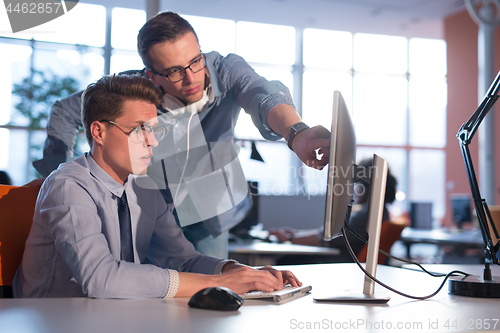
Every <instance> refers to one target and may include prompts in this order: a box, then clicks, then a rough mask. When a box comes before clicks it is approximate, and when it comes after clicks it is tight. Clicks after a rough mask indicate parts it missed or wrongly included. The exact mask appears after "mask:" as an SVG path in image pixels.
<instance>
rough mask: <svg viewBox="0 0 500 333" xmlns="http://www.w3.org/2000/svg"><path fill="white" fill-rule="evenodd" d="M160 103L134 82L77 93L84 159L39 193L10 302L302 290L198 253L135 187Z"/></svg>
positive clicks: (269, 272)
mask: <svg viewBox="0 0 500 333" xmlns="http://www.w3.org/2000/svg"><path fill="white" fill-rule="evenodd" d="M162 97H163V96H162V93H161V92H160V90H159V89H158V87H156V86H155V85H154V84H153V83H152V82H151V81H150V80H148V79H147V78H144V77H142V76H140V75H134V76H124V75H122V76H114V75H113V76H105V77H103V78H102V79H100V80H99V81H97V82H96V83H93V84H90V85H89V86H88V88H87V89H86V90H85V92H84V93H83V103H82V120H83V125H84V128H85V134H86V136H87V140H88V142H89V144H90V147H91V148H90V152H89V153H86V154H84V155H83V156H81V157H79V158H77V159H76V160H75V161H72V162H68V163H64V164H62V165H61V166H59V168H58V169H57V170H56V171H54V172H52V173H51V174H50V175H49V176H48V177H47V179H46V180H45V182H44V183H43V185H42V187H41V189H40V194H39V195H38V199H37V204H36V208H35V214H34V218H33V225H32V228H31V231H30V234H29V236H28V239H27V241H26V247H25V251H24V255H23V259H22V263H21V266H20V269H19V270H18V272H17V274H16V276H15V278H14V281H13V290H14V296H15V297H85V296H86V297H95V298H147V297H175V296H177V297H187V296H191V295H193V294H194V293H196V292H197V291H198V290H201V289H203V288H206V287H211V286H224V287H227V288H230V289H232V290H233V291H235V292H236V293H244V292H248V291H250V290H255V289H258V290H267V291H271V290H279V289H282V288H283V285H284V284H286V283H290V284H292V285H293V286H297V285H299V284H300V282H299V281H298V280H297V279H296V278H295V277H294V275H293V274H292V273H291V272H289V271H277V270H274V269H273V268H271V267H265V268H263V269H261V270H255V269H252V268H250V267H247V266H243V265H240V264H238V263H237V262H235V261H228V260H222V259H218V258H213V257H208V256H205V255H201V254H200V253H198V252H196V251H195V249H194V247H193V245H192V244H191V243H190V242H189V241H187V240H186V238H185V237H184V236H183V234H182V231H181V229H180V228H179V227H178V225H177V224H176V222H175V219H174V217H173V215H172V214H171V210H170V207H168V205H167V203H166V202H165V200H164V199H163V197H162V195H161V194H160V192H159V191H158V190H157V189H144V188H142V187H140V186H137V184H136V177H135V176H134V175H140V174H144V173H145V172H146V170H147V166H148V165H149V163H150V160H151V157H152V154H153V153H152V149H153V148H154V147H155V146H157V145H158V142H159V141H161V140H162V139H163V137H164V135H165V128H164V127H162V126H161V125H159V124H158V119H157V117H156V112H157V111H156V105H157V104H159V103H161V101H162ZM170 205H172V204H170Z"/></svg>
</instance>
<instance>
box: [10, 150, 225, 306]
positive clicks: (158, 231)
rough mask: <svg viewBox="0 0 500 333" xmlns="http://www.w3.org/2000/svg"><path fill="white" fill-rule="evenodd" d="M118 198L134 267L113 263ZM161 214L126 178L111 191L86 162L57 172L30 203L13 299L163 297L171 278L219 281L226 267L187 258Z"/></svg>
mask: <svg viewBox="0 0 500 333" xmlns="http://www.w3.org/2000/svg"><path fill="white" fill-rule="evenodd" d="M123 191H126V192H127V198H128V202H129V207H130V214H131V222H132V235H133V245H134V259H135V263H130V262H124V261H121V260H120V228H119V222H118V206H117V199H118V198H119V197H120V196H121V195H122V194H123ZM169 208H170V207H169V205H167V203H166V202H165V200H164V199H163V197H162V195H161V194H160V192H159V191H158V190H151V189H149V190H148V189H144V188H141V187H139V186H137V185H136V183H135V177H134V176H132V175H131V176H129V178H128V181H127V182H126V184H125V186H123V185H121V184H119V183H117V182H116V181H114V180H113V179H112V178H111V177H110V176H109V175H108V174H107V173H106V172H105V171H104V170H103V169H101V168H100V167H99V166H98V165H97V163H96V162H95V161H94V160H93V159H92V157H91V156H90V155H89V154H85V155H84V156H82V157H80V158H78V159H76V160H75V161H73V162H68V163H65V164H62V165H61V166H60V167H59V168H58V169H57V170H56V171H55V172H53V173H52V174H51V175H50V176H49V177H48V178H47V179H46V180H45V182H44V184H43V186H42V188H41V190H40V193H39V195H38V199H37V204H36V208H35V215H34V219H33V226H32V228H31V231H30V234H29V236H28V239H27V241H26V248H25V252H24V255H23V260H22V263H21V267H20V269H19V270H18V272H17V274H16V276H15V278H14V281H13V289H14V296H15V297H78V296H88V297H96V298H146V297H164V296H165V295H166V294H167V291H168V290H169V288H176V287H177V286H176V285H172V284H173V283H177V280H176V279H174V278H172V279H171V277H172V276H173V275H172V273H173V272H172V271H171V270H175V271H187V272H196V273H204V274H219V273H220V271H221V269H222V266H223V265H224V263H225V262H226V261H224V260H221V259H216V258H212V257H207V256H204V255H201V254H200V253H198V252H197V251H195V249H194V247H193V245H192V244H191V243H190V242H189V241H188V240H186V238H185V237H184V235H183V233H182V231H181V229H180V228H179V227H178V226H177V224H176V222H175V219H174V217H173V216H172V213H171V210H170V209H169ZM174 275H175V272H174ZM174 280H175V281H174Z"/></svg>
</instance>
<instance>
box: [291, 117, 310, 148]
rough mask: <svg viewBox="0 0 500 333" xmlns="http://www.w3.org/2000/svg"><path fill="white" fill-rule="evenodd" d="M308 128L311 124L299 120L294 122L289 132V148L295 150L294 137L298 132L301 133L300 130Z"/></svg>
mask: <svg viewBox="0 0 500 333" xmlns="http://www.w3.org/2000/svg"><path fill="white" fill-rule="evenodd" d="M308 128H309V126H307V125H306V124H304V123H303V122H298V123H296V124H293V125H292V126H291V127H290V131H289V132H288V137H287V139H286V142H287V144H288V148H290V150H292V151H293V149H292V142H293V139H294V138H295V136H296V135H297V134H299V133H300V132H302V131H303V130H306V129H308Z"/></svg>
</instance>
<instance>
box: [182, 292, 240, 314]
mask: <svg viewBox="0 0 500 333" xmlns="http://www.w3.org/2000/svg"><path fill="white" fill-rule="evenodd" d="M241 304H243V299H242V298H241V297H240V296H238V295H237V294H236V293H235V292H234V291H232V290H231V289H228V288H224V287H209V288H205V289H202V290H200V291H198V292H197V293H196V294H194V295H193V297H191V299H190V300H189V302H188V305H189V306H191V307H193V308H198V309H209V310H219V311H236V310H238V309H239V307H240V306H241Z"/></svg>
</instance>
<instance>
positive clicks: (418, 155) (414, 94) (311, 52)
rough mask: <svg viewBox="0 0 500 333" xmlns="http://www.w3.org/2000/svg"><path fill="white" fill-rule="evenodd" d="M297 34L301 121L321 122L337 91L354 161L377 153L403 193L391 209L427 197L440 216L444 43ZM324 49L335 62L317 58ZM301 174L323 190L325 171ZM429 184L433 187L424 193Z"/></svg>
mask: <svg viewBox="0 0 500 333" xmlns="http://www.w3.org/2000/svg"><path fill="white" fill-rule="evenodd" d="M303 38H304V41H303V44H304V50H303V58H304V73H303V99H302V102H303V104H302V106H303V108H302V115H303V119H304V120H305V121H306V122H307V123H308V124H311V125H316V124H322V125H323V126H325V127H327V128H329V127H330V122H331V106H332V99H333V90H340V91H341V92H342V95H343V96H344V99H345V100H346V103H347V106H348V108H349V110H351V113H352V115H353V122H354V126H355V129H356V137H357V144H358V149H357V160H358V161H360V160H361V159H363V158H367V157H371V156H373V154H378V155H379V156H381V157H383V158H385V159H386V160H387V161H388V162H389V167H390V168H391V171H392V172H393V174H394V175H395V177H396V178H397V180H398V189H399V190H400V191H403V192H404V193H405V196H406V200H405V201H404V202H397V203H396V204H394V205H392V207H391V209H392V212H393V213H395V214H398V213H401V212H403V211H405V210H406V209H407V208H406V205H407V203H408V202H412V201H419V200H422V199H423V198H427V199H426V200H430V201H432V202H433V203H434V207H435V209H434V212H433V213H434V217H435V218H436V219H439V218H441V217H442V216H444V211H445V202H444V197H445V193H444V179H445V178H444V168H445V164H444V151H443V150H441V149H442V148H444V147H445V145H446V101H447V96H446V92H447V83H446V44H445V42H444V41H442V40H431V39H410V40H408V39H406V38H404V37H395V36H382V35H372V34H354V35H351V34H349V33H345V32H336V31H324V30H316V29H305V30H304V34H303ZM332 45H335V47H336V48H335V50H333V47H332ZM340 45H342V46H340ZM332 52H335V53H336V54H335V58H332V61H333V62H338V65H335V64H332V63H331V62H330V61H322V57H321V56H324V55H325V54H329V53H332ZM349 58H350V59H352V61H351V62H350V61H348V59H349ZM424 128H425V133H424V131H423V129H424ZM426 148H431V149H426ZM427 160H429V163H428V164H426V162H425V161H427ZM302 176H303V182H304V184H305V186H304V189H305V190H306V191H309V192H310V193H311V194H312V193H316V191H317V189H323V188H325V187H324V186H322V184H324V183H326V171H325V170H323V171H316V170H312V169H308V168H305V169H304V172H303V173H302ZM436 184H437V186H438V187H439V188H440V189H439V190H438V191H434V192H433V193H432V195H429V188H435V187H436ZM323 193H324V192H323Z"/></svg>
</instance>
